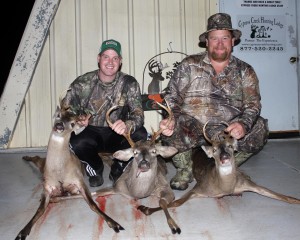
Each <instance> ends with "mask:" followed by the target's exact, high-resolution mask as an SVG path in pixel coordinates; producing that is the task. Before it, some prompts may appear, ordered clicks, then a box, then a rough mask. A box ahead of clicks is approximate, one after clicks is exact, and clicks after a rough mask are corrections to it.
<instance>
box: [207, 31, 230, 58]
mask: <svg viewBox="0 0 300 240" xmlns="http://www.w3.org/2000/svg"><path fill="white" fill-rule="evenodd" d="M206 46H207V51H208V56H209V57H210V58H211V59H212V60H214V61H216V62H223V61H226V60H228V59H229V57H230V54H231V51H232V47H233V46H234V38H233V37H232V35H231V32H230V31H228V30H215V31H211V32H209V33H208V36H207V40H206Z"/></svg>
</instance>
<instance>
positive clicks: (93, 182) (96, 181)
mask: <svg viewBox="0 0 300 240" xmlns="http://www.w3.org/2000/svg"><path fill="white" fill-rule="evenodd" d="M103 168H104V167H102V168H100V169H98V170H95V172H96V175H94V176H90V177H89V183H90V186H91V187H99V186H101V185H102V184H103V182H104V180H103V176H102V174H103Z"/></svg>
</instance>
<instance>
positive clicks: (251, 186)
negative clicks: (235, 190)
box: [243, 180, 300, 204]
mask: <svg viewBox="0 0 300 240" xmlns="http://www.w3.org/2000/svg"><path fill="white" fill-rule="evenodd" d="M243 191H244V192H245V191H251V192H255V193H258V194H260V195H262V196H265V197H269V198H273V199H276V200H279V201H283V202H287V203H291V204H300V199H298V198H294V197H290V196H287V195H283V194H280V193H277V192H274V191H272V190H270V189H268V188H266V187H262V186H259V185H257V184H256V183H254V182H252V181H251V180H248V181H247V182H246V185H245V186H243Z"/></svg>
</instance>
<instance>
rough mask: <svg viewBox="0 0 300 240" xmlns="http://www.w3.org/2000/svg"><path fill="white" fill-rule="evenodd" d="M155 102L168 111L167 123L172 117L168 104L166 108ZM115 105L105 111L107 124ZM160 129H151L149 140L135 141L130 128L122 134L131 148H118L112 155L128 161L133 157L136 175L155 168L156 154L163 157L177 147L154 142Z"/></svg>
mask: <svg viewBox="0 0 300 240" xmlns="http://www.w3.org/2000/svg"><path fill="white" fill-rule="evenodd" d="M157 104H158V105H159V106H160V107H162V108H163V109H165V110H166V111H167V112H168V114H169V117H168V119H169V121H168V124H169V123H170V122H171V119H172V117H173V114H172V112H171V109H170V107H169V106H168V104H167V106H168V108H167V107H165V106H164V105H162V104H160V103H158V102H157ZM117 107H118V106H113V107H111V108H110V109H109V110H108V111H107V113H106V121H107V122H108V124H109V125H111V124H112V123H111V121H110V119H109V115H110V113H111V111H112V110H114V109H116V108H117ZM162 131H163V129H159V130H158V131H156V132H155V131H154V130H153V129H152V137H151V139H150V140H146V141H139V142H136V143H135V142H133V140H132V139H131V137H130V132H131V129H130V130H129V131H128V133H126V134H123V136H124V137H125V138H126V139H127V141H128V142H129V144H130V146H131V148H128V149H124V150H119V151H117V152H115V153H114V154H113V156H114V157H115V158H117V159H119V160H122V161H128V160H130V159H131V158H133V159H134V163H133V165H134V166H136V168H134V169H135V170H134V172H135V175H136V177H138V176H139V175H140V173H141V172H147V171H149V170H150V169H152V170H153V169H156V167H157V156H158V155H160V156H162V157H164V158H168V157H170V156H172V155H174V154H175V153H176V152H177V149H176V148H174V147H170V146H161V145H160V144H156V143H155V141H156V139H157V137H158V136H159V135H160V134H161V132H162Z"/></svg>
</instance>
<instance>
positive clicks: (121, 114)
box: [63, 70, 144, 132]
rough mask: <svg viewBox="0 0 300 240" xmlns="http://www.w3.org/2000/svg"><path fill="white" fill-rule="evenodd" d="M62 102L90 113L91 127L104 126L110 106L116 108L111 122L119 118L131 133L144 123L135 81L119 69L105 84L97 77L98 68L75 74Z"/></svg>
mask: <svg viewBox="0 0 300 240" xmlns="http://www.w3.org/2000/svg"><path fill="white" fill-rule="evenodd" d="M63 104H64V105H66V106H70V109H71V110H72V111H73V112H74V113H75V114H88V113H89V114H91V115H92V116H91V118H90V120H89V124H90V125H93V126H100V127H106V126H108V124H107V122H106V120H105V114H106V112H107V110H108V109H109V108H110V107H112V106H113V105H118V106H119V108H118V109H117V110H115V111H113V112H112V113H111V115H110V119H111V120H112V122H115V121H116V120H118V119H122V120H123V121H124V122H125V123H126V126H127V128H128V129H129V128H130V127H132V130H131V131H132V132H134V131H135V130H136V129H138V128H140V127H141V126H143V124H144V111H143V108H142V99H141V92H140V86H139V83H138V82H137V80H136V79H135V78H134V77H132V76H130V75H126V74H124V73H123V72H118V73H117V76H116V79H115V80H114V81H113V82H111V83H108V84H107V83H103V82H102V81H101V80H100V79H99V77H98V70H95V71H92V72H88V73H86V74H84V75H82V76H79V77H78V78H76V79H75V80H74V81H73V82H72V83H71V85H70V88H69V90H68V92H67V94H66V97H65V98H64V99H63Z"/></svg>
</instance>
